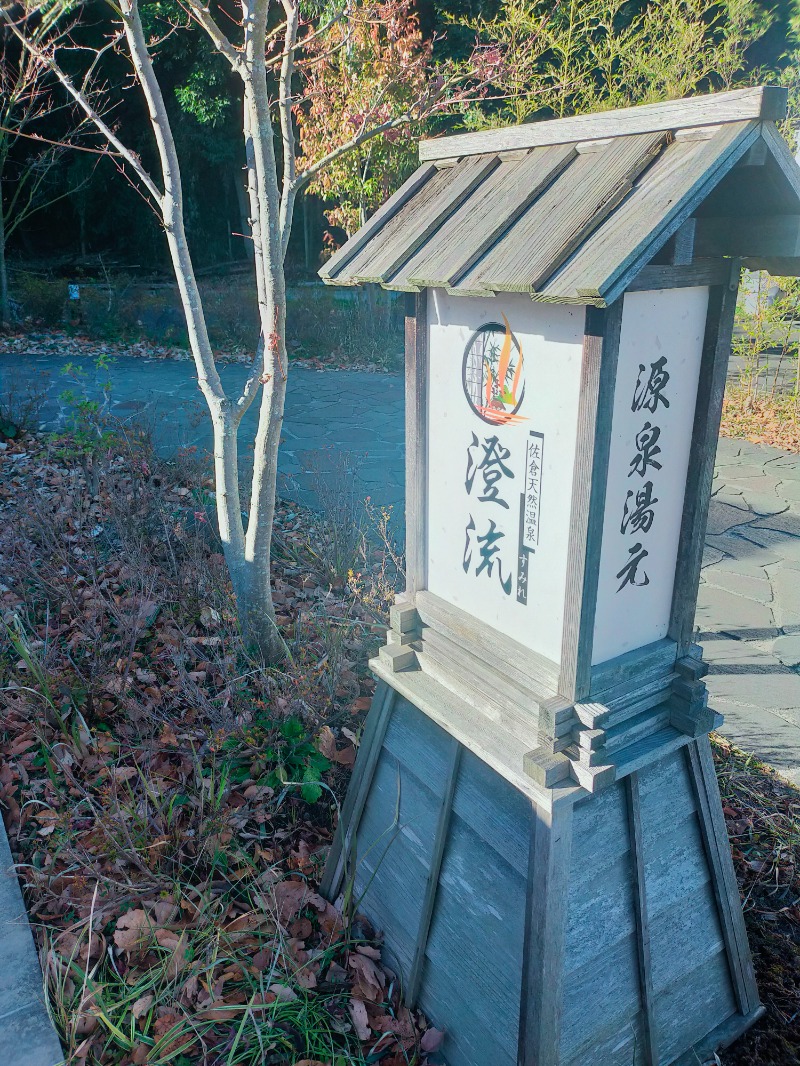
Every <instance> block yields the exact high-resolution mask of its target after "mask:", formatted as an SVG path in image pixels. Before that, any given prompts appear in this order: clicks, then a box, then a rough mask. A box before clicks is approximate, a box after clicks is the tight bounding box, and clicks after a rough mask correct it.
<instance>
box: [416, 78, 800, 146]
mask: <svg viewBox="0 0 800 1066" xmlns="http://www.w3.org/2000/svg"><path fill="white" fill-rule="evenodd" d="M787 99H788V92H787V90H786V89H784V88H783V87H781V86H777V85H766V86H764V85H760V86H755V87H752V88H746V89H734V90H732V91H731V92H724V93H709V94H706V95H705V96H696V97H692V98H689V99H685V100H668V101H666V102H664V103H659V104H643V105H641V106H639V107H626V108H622V109H620V110H615V111H601V112H599V113H596V114H592V115H576V116H574V117H571V118H560V119H550V120H547V121H544V122H529V123H523V124H522V125H520V126H510V127H507V128H505V129H492V130H481V131H479V132H477V133H460V134H454V135H452V136H449V137H439V138H435V139H431V140H427V141H421V142H420V146H419V158H420V160H421V161H428V160H432V159H445V158H451V157H453V156H468V155H479V154H482V153H484V152H505V151H509V150H510V149H514V148H535V147H537V146H539V145H545V144H567V143H569V142H570V141H585V140H593V139H595V138H599V137H617V136H620V135H622V134H634V133H651V132H656V131H658V130H677V129H681V128H684V127H697V126H713V125H717V124H718V123H721V122H742V121H747V120H750V119H761V120H764V121H779V120H780V119H782V118H785V117H786V107H787Z"/></svg>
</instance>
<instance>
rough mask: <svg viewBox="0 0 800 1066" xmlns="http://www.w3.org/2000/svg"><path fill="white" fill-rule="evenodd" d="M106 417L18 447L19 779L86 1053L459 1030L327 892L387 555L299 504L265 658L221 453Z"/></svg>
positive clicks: (56, 959)
mask: <svg viewBox="0 0 800 1066" xmlns="http://www.w3.org/2000/svg"><path fill="white" fill-rule="evenodd" d="M103 441H104V445H103V449H97V450H95V451H94V452H93V453H92V454H87V451H86V449H85V448H84V447H83V446H76V444H75V442H74V441H70V439H69V438H62V439H60V440H52V439H51V440H45V439H42V440H34V439H31V438H30V437H28V438H26V439H24V440H22V441H17V442H12V443H7V444H6V445H5V446H4V447H3V446H0V573H1V574H2V582H3V583H2V585H0V607H1V608H2V615H3V619H4V623H5V625H4V627H3V632H4V636H3V637H2V638H0V639H2V649H0V689H2V692H0V703H1V704H2V751H1V752H0V802H1V803H2V808H3V815H4V819H5V823H6V827H7V831H8V835H9V838H10V841H11V845H12V849H13V851H14V854H15V859H16V861H17V863H18V871H19V875H20V879H21V882H22V884H23V887H24V892H25V898H26V901H27V905H28V908H29V914H30V917H31V921H32V923H33V925H34V928H35V931H36V936H37V940H38V943H39V946H40V950H41V958H42V961H43V968H44V971H45V974H46V982H47V987H48V995H49V1003H50V1009H51V1012H52V1016H53V1018H54V1020H55V1022H56V1025H57V1027H58V1030H59V1033H60V1035H61V1038H62V1041H63V1044H64V1048H65V1052H66V1054H67V1057H68V1061H69V1062H70V1063H84V1062H85V1063H97V1064H99V1063H102V1064H111V1063H114V1064H119V1066H123V1064H124V1066H127V1064H134V1063H136V1064H140V1063H148V1064H150V1066H156V1064H167V1063H170V1064H173V1066H195V1064H200V1063H203V1064H206V1063H207V1064H215V1066H223V1064H224V1066H236V1064H240V1063H248V1064H249V1063H252V1064H256V1063H259V1064H262V1063H263V1064H270V1063H275V1064H279V1063H280V1064H283V1063H294V1064H297V1066H300V1064H301V1063H302V1064H303V1066H312V1064H318V1063H326V1064H327V1063H329V1064H332V1066H345V1064H351V1063H353V1064H366V1063H372V1062H381V1063H385V1064H386V1066H401V1064H409V1063H424V1062H425V1061H427V1053H428V1052H429V1051H431V1050H432V1049H433V1048H435V1047H436V1046H437V1045H438V1043H439V1040H440V1034H438V1033H437V1032H436V1030H433V1029H430V1028H429V1027H428V1026H427V1025H426V1023H425V1021H424V1019H423V1018H422V1017H421V1016H420V1015H418V1014H416V1013H412V1012H411V1011H409V1010H408V1009H407V1008H406V1007H404V1006H403V1004H402V999H401V992H402V989H401V987H400V984H399V981H398V980H397V977H396V975H395V974H393V973H392V972H391V971H390V970H388V969H387V968H386V967H384V966H383V965H382V963H381V953H380V941H379V939H378V937H377V934H376V931H375V930H373V929H372V928H371V927H370V925H369V923H368V922H367V921H366V920H364V919H363V918H361V917H360V916H358V915H357V914H355V913H353V912H352V911H351V910H350V909H345V910H343V909H342V908H341V907H339V908H337V907H334V906H333V905H332V904H330V903H329V902H327V901H326V900H324V899H323V898H322V897H321V896H320V895H319V894H318V892H317V890H316V888H317V878H318V877H319V874H320V871H321V868H322V864H323V862H324V858H325V854H326V852H327V849H328V847H329V845H330V841H331V837H332V831H333V828H334V825H335V819H336V810H337V804H336V801H337V800H338V799H340V798H341V796H342V795H343V793H344V791H345V788H346V783H347V777H348V775H349V767H350V766H351V765H352V763H353V760H354V756H355V745H356V744H357V742H358V736H359V730H360V726H361V722H362V720H363V716H364V713H365V711H366V709H367V707H368V705H369V698H370V695H371V692H372V688H373V683H372V681H371V679H370V676H369V672H368V669H367V666H366V658H367V655H368V654H369V652H370V650H374V647H375V646H376V643H377V640H378V634H379V632H380V619H381V614H382V611H383V609H384V608H385V605H386V600H387V596H388V590H389V588H390V583H389V581H388V579H387V576H386V569H385V561H384V560H383V558H382V561H380V562H375V563H373V562H372V561H371V560H372V556H373V554H374V552H373V550H372V548H371V547H370V546H369V545H368V544H367V542H364V543H363V544H362V546H361V558H360V559H359V557H358V556H354V557H353V559H352V560H351V565H350V567H349V569H348V572H347V574H346V575H345V578H344V579H343V578H341V577H340V576H337V574H335V573H332V572H330V570H329V568H328V569H326V556H325V552H324V550H323V549H324V546H325V543H326V538H328V537H330V535H331V531H330V530H329V529H328V528H326V526H325V521H324V519H321V518H320V517H319V516H313V515H309V514H307V513H305V512H303V511H301V510H300V509H298V508H295V507H293V506H291V505H289V504H284V505H282V506H281V507H280V508H279V514H278V520H277V528H276V552H275V555H276V562H275V566H274V572H273V582H274V587H275V593H276V603H277V609H278V611H279V613H280V618H281V623H282V625H283V629H284V632H285V634H286V636H287V640H288V645H289V651H290V656H291V657H290V660H289V661H288V662H287V663H286V665H285V667H284V668H283V669H282V670H281V671H277V670H272V671H265V670H263V669H262V668H261V667H260V666H259V664H258V663H256V662H255V661H254V660H253V659H252V658H251V657H250V656H248V654H247V652H246V650H245V649H244V648H243V647H242V646H241V643H240V641H239V638H238V635H237V631H236V626H235V620H234V615H233V611H232V603H231V600H230V594H229V591H228V587H227V582H226V579H225V572H224V565H223V560H222V557H221V555H220V550H219V544H218V543H217V542H216V539H215V536H214V534H213V521H212V514H211V506H212V502H211V500H210V492H209V487H208V482H207V481H206V479H205V476H204V472H203V470H202V464H200V463H198V462H196V461H195V460H194V459H193V458H192V456H184V457H182V459H181V461H179V462H176V463H171V464H170V463H163V462H161V461H160V460H158V459H157V457H156V456H155V455H154V454H153V451H152V449H151V448H149V446H148V445H147V442H146V441H144V440H134V441H132V440H131V439H130V437H128V438H126V439H125V440H122V439H120V440H115V441H114V442H113V447H108V444H109V441H108V438H105V437H104V438H103ZM87 484H92V485H95V486H96V489H97V491H96V493H95V495H94V496H91V495H90V493H89V490H88V489H87ZM309 545H313V549H312V548H311V547H309ZM340 561H341V560H340ZM360 562H361V563H363V567H362V568H361V569H359V563H360Z"/></svg>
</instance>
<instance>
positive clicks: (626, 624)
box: [592, 288, 708, 663]
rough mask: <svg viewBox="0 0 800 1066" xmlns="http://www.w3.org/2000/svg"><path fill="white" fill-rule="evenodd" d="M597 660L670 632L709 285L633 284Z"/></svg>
mask: <svg viewBox="0 0 800 1066" xmlns="http://www.w3.org/2000/svg"><path fill="white" fill-rule="evenodd" d="M624 299H625V303H624V305H623V315H622V334H621V338H620V351H619V365H618V368H617V383H616V389H615V394H614V416H613V423H612V439H611V451H610V455H609V471H608V483H607V491H606V506H605V517H604V522H603V544H602V549H601V555H600V574H599V583H598V590H597V614H596V616H595V627H594V644H593V650H592V662H593V663H602V662H606V661H607V660H608V659H613V658H614V657H615V656H617V655H621V654H622V653H623V652H626V651H630V650H631V649H633V648H640V647H643V646H644V645H646V644H650V643H651V642H652V641H654V640H660V639H661V638H662V637H665V636H666V635H667V630H668V628H669V617H670V609H671V605H672V589H673V585H674V583H675V566H676V562H677V556H678V540H679V537H680V529H681V518H682V512H683V497H684V491H685V488H686V476H687V472H688V466H689V450H690V446H691V440H692V426H693V423H694V411H695V402H696V399H697V383H698V378H699V374H700V359H701V355H702V348H703V334H704V330H705V321H706V312H707V310H708V289H706V288H693V289H669V290H662V291H657V292H637V293H628V294H627V295H626V296H625V297H624Z"/></svg>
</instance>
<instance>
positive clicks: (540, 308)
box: [428, 290, 585, 662]
mask: <svg viewBox="0 0 800 1066" xmlns="http://www.w3.org/2000/svg"><path fill="white" fill-rule="evenodd" d="M584 313H585V312H584V308H582V307H567V306H564V305H545V304H535V303H533V302H532V301H531V299H530V297H528V296H526V295H523V294H516V293H512V294H507V295H506V294H504V295H503V296H498V297H496V298H493V299H483V298H469V297H463V296H458V297H452V296H449V295H448V294H447V293H445V292H443V291H442V290H436V291H435V292H433V293H432V294H431V299H430V300H429V312H428V316H429V330H430V335H429V343H430V372H429V378H428V588H429V589H430V591H431V592H433V593H435V594H436V595H437V596H440V597H441V598H442V599H444V600H447V601H448V602H449V603H452V604H454V605H455V606H456V607H459V608H461V609H462V610H463V611H466V612H468V613H469V614H471V615H473V616H475V617H476V618H478V619H480V620H481V621H482V622H485V623H487V624H488V625H491V626H493V627H494V628H495V629H497V630H498V631H499V632H501V633H504V634H506V635H507V636H510V637H513V638H514V640H516V641H518V642H519V643H521V644H523V645H525V646H526V647H527V648H530V649H532V650H533V651H536V652H538V653H539V654H541V655H544V656H546V657H547V658H549V659H551V660H553V661H555V662H557V661H558V660H559V659H560V656H561V634H562V629H563V613H564V588H565V583H566V569H567V545H568V540H569V522H570V506H571V498H572V470H573V462H574V457H575V441H576V435H577V417H578V398H579V392H580V374H581V352H582V343H583V324H584Z"/></svg>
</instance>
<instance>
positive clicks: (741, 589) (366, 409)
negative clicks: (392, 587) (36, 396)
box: [0, 353, 800, 784]
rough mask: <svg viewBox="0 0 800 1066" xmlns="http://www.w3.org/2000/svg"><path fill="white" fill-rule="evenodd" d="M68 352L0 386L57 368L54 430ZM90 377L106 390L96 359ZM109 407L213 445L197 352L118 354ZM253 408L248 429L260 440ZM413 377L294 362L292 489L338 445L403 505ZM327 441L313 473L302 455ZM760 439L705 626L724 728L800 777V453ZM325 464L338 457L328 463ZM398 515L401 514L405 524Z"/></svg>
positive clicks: (174, 436)
mask: <svg viewBox="0 0 800 1066" xmlns="http://www.w3.org/2000/svg"><path fill="white" fill-rule="evenodd" d="M62 366H63V361H62V360H60V359H59V358H58V356H57V353H54V354H53V355H52V356H50V355H48V356H37V357H34V358H32V359H30V361H27V360H26V363H25V364H24V366H22V367H16V368H12V359H11V357H9V356H4V355H1V354H0V395H2V394H3V392H4V391H5V388H6V386H7V384H8V382H9V380H10V379H11V378H12V377H14V378H16V379H19V378H20V377H23V376H24V377H27V378H28V379H31V378H33V379H35V378H36V377H37V376H38V375H40V374H41V373H43V372H44V373H49V374H50V382H49V392H48V400H47V404H46V406H45V408H44V410H43V412H42V417H43V420H44V422H45V424H46V426H47V428H54V427H57V426H63V425H64V424H65V422H66V419H67V418H68V415H69V409H68V407H67V405H66V404H65V403H64V402H63V400H60V399H59V395H60V393H61V392H63V390H64V388H65V387H66V385H67V384H68V382H67V381H66V380H65V378H64V376H63V374H62V373H61V369H62ZM86 371H87V372H86V378H85V384H84V388H85V391H87V392H88V393H89V394H91V395H95V396H98V397H99V396H101V395H102V392H101V390H100V388H99V385H100V382H101V381H102V380H103V379H104V378H105V377H106V376H107V375H105V374H101V375H98V374H97V373H96V372H95V371H94V369H93V368H92V366H91V364H90V363H88V362H87V365H86ZM244 375H245V370H244V368H243V367H241V366H228V367H224V368H223V369H222V378H223V381H224V383H225V385H226V387H229V388H232V387H233V386H235V385H236V384H237V383H240V382H241V381H242V380H243V379H244ZM111 378H112V381H113V392H112V395H111V400H110V407H111V411H112V413H113V414H115V415H116V416H118V417H120V418H131V419H133V418H142V417H144V418H145V419H147V420H148V421H149V422H150V423H151V424H152V426H153V429H154V433H155V436H156V440H157V442H158V444H159V446H160V447H161V448H162V449H163V450H164V451H171V450H172V449H174V448H175V447H176V446H187V445H197V446H199V447H201V448H208V447H209V446H210V434H209V431H208V427H207V420H206V419H205V417H204V413H203V411H204V408H203V400H202V397H201V396H200V394H199V392H198V390H197V386H196V385H195V383H194V380H193V372H192V366H191V364H187V363H175V362H163V361H160V360H147V359H138V358H122V359H119V360H117V362H116V363H115V364H114V366H113V368H112V371H111ZM255 419H256V414H255V411H254V410H251V411H250V412H249V413H248V415H247V416H246V418H245V420H244V422H243V426H242V430H241V440H242V441H243V442H247V441H248V440H252V436H253V432H254V429H255ZM403 432H404V422H403V381H402V378H401V377H400V376H399V375H376V374H367V373H359V372H352V371H325V372H319V371H314V370H306V369H302V368H295V369H294V370H293V372H292V375H291V378H290V381H289V389H288V395H287V403H286V417H285V421H284V434H283V439H284V443H283V446H282V449H281V458H280V469H281V473H282V476H283V480H282V491H283V492H284V493H287V494H289V495H294V496H296V497H298V498H300V499H301V500H303V501H304V502H307V503H311V504H313V503H314V502H315V499H316V498H317V493H318V490H319V486H320V482H322V483H325V484H327V485H328V487H329V489H330V486H331V482H332V481H335V480H336V478H337V477H341V471H340V472H338V473H337V470H336V465H337V464H336V456H337V455H341V454H342V453H343V452H344V453H350V454H351V455H353V456H355V457H356V460H355V463H356V465H357V466H358V474H357V486H356V487H357V491H359V492H360V493H361V494H362V495H371V496H372V497H373V499H374V500H375V501H376V502H378V503H380V504H392V505H394V506H395V508H396V513H397V516H398V519H399V518H400V516H401V515H402V507H403V493H404V472H403V448H404V441H403ZM311 452H315V453H318V454H319V453H321V454H322V459H319V458H317V459H316V460H315V461H314V462H315V465H317V466H318V467H320V466H322V467H323V469H321V470H318V471H317V473H316V474H314V473H308V471H307V467H308V466H309V464H308V463H307V462H306V461H304V455H305V453H311ZM798 458H799V457H798V456H794V455H787V454H784V453H782V452H778V451H775V450H774V449H770V448H766V447H764V446H761V445H755V444H748V443H746V442H738V441H728V440H722V441H720V445H719V451H718V455H717V460H718V465H717V472H716V478H715V482H714V498H713V501H712V506H711V513H710V518H709V533H708V548H707V551H706V559H705V566H704V569H703V583H702V585H701V588H700V599H699V604H698V611H697V625H698V627H699V630H700V639H701V642H702V644H703V647H704V649H705V654H706V658H707V659H708V661H709V663H710V665H711V673H710V674H709V677H708V679H707V680H708V685H709V688H710V690H711V695H712V700H713V703H714V705H715V706H716V707H717V708H718V709H719V710H720V711H721V713H722V714H724V715H725V719H726V722H725V726H724V728H723V732H724V733H725V734H726V735H727V736H729V737H730V738H731V739H732V740H733V741H734V742H735V743H736V744H738V745H740V746H741V747H742V748H743V749H745V750H746V751H752V752H755V753H756V754H757V755H758V756H759V757H760V758H762V759H763V760H765V761H766V762H769V763H771V764H772V765H773V766H775V767H776V768H778V769H779V770H780V771H781V772H782V773H784V774H786V775H787V776H788V777H790V778H791V779H792V780H794V781H796V782H797V783H798V784H800V461H798ZM325 467H327V469H325ZM398 525H399V522H398Z"/></svg>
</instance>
